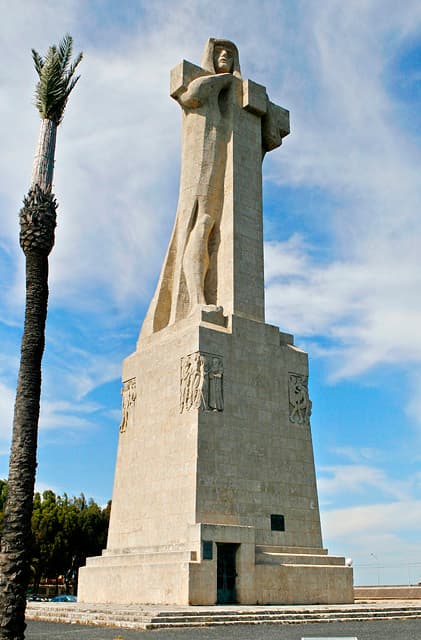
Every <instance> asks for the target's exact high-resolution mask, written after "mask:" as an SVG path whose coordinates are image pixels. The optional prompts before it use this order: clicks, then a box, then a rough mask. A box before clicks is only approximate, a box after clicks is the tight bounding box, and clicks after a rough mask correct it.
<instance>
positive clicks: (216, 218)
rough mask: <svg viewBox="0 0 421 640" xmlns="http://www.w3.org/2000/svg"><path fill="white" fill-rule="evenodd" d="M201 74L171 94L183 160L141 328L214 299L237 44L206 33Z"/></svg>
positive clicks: (153, 328)
mask: <svg viewBox="0 0 421 640" xmlns="http://www.w3.org/2000/svg"><path fill="white" fill-rule="evenodd" d="M202 69H203V70H204V71H203V74H206V75H200V76H199V77H195V78H194V79H193V80H191V81H190V83H189V84H188V86H187V87H186V88H185V90H184V91H183V92H181V93H180V94H178V95H177V96H175V98H176V100H177V101H178V102H179V104H180V106H181V108H182V110H183V133H182V163H181V176H180V194H179V200H178V207H177V214H176V220H175V225H174V230H173V234H172V237H171V241H170V245H169V248H168V252H167V255H166V258H165V262H164V266H163V268H162V272H161V276H160V279H159V282H158V286H157V290H156V292H155V295H154V298H153V300H152V302H151V305H150V307H149V311H148V314H147V316H146V318H145V321H144V324H143V330H142V332H144V333H146V334H148V333H153V332H155V331H159V330H160V329H163V328H164V327H166V326H167V325H169V324H172V323H174V322H176V321H177V320H179V319H181V318H185V317H187V316H188V315H189V313H190V312H191V311H192V310H193V309H194V308H195V307H196V306H197V305H207V304H216V299H215V296H214V295H212V293H210V291H211V285H209V286H207V282H206V279H207V275H208V271H209V266H210V264H211V262H212V260H215V255H216V253H217V247H218V242H219V223H220V218H221V213H222V208H223V199H224V179H225V169H226V158H227V144H228V141H229V139H230V137H231V134H232V115H231V105H232V99H230V87H231V84H232V80H233V77H234V76H236V77H237V78H241V74H240V65H239V56H238V50H237V47H236V46H235V44H233V43H232V42H230V41H227V40H217V39H214V38H210V39H209V40H208V42H207V44H206V47H205V50H204V54H203V59H202Z"/></svg>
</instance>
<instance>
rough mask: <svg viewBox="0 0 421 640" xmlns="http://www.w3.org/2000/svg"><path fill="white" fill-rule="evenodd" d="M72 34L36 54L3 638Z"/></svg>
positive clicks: (20, 629)
mask: <svg viewBox="0 0 421 640" xmlns="http://www.w3.org/2000/svg"><path fill="white" fill-rule="evenodd" d="M72 44H73V41H72V38H71V36H69V35H66V36H65V37H64V38H63V40H62V41H61V42H60V43H59V45H58V46H56V45H54V46H52V47H50V48H49V49H48V52H47V55H46V56H45V58H42V57H41V56H40V55H39V54H38V53H37V52H36V51H35V50H34V49H33V50H32V57H33V61H34V65H35V69H36V71H37V73H38V75H39V81H38V83H37V86H36V90H35V105H36V107H37V109H38V111H39V114H40V116H41V130H40V136H39V141H38V146H37V150H36V154H35V159H34V165H33V171H32V180H31V186H30V189H29V192H28V195H27V196H26V197H25V198H24V201H23V205H24V206H23V207H22V209H21V211H20V214H19V217H20V228H21V230H20V245H21V247H22V250H23V252H24V254H25V262H26V305H25V324H24V330H23V336H22V345H21V359H20V369H19V376H18V384H17V390H16V401H15V412H14V418H13V437H12V447H11V454H10V463H9V479H8V495H7V501H6V507H5V513H4V523H3V534H2V541H1V553H0V638H7V639H8V640H10V639H13V640H22V639H23V638H24V631H25V627H26V624H25V607H26V590H27V588H28V583H29V576H30V557H29V550H30V535H31V513H32V500H33V492H34V484H35V470H36V450H37V436H38V418H39V404H40V394H41V360H42V354H43V351H44V342H45V321H46V317H47V304H48V255H49V253H50V251H51V249H52V248H53V245H54V229H55V226H56V208H57V202H56V199H55V197H54V195H53V193H52V190H51V189H52V182H53V171H54V153H55V145H56V132H57V127H58V125H59V124H60V122H61V121H62V119H63V115H64V110H65V107H66V103H67V99H68V97H69V95H70V93H71V91H72V89H73V88H74V86H75V84H76V83H77V81H78V80H79V76H76V77H75V76H74V73H75V70H76V67H77V66H78V64H79V62H80V61H81V59H82V54H81V53H80V54H79V55H78V56H77V57H76V59H75V61H74V62H71V57H72Z"/></svg>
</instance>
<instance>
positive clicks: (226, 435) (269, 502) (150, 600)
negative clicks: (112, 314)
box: [78, 307, 353, 605]
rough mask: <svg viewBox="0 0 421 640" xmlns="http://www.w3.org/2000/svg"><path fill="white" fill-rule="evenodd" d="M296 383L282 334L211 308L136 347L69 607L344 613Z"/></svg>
mask: <svg viewBox="0 0 421 640" xmlns="http://www.w3.org/2000/svg"><path fill="white" fill-rule="evenodd" d="M307 381H308V362H307V354H306V353H304V352H303V351H302V350H301V349H299V348H297V347H296V346H294V344H293V338H292V336H291V335H289V334H285V333H282V332H279V329H277V328H276V327H274V326H271V325H268V324H265V323H263V322H257V321H254V320H251V319H249V318H246V317H242V316H228V317H224V316H223V313H222V310H221V309H219V308H217V307H206V308H201V309H200V308H199V309H198V310H197V313H196V314H194V315H192V316H191V317H189V318H186V319H184V320H181V321H179V322H178V323H177V324H176V325H172V326H171V327H168V328H166V329H165V330H162V331H160V332H157V333H155V334H153V335H151V336H148V337H146V338H141V339H140V340H139V343H138V347H137V351H136V352H135V353H133V354H132V355H131V356H129V357H128V358H127V359H126V360H125V362H124V365H123V382H124V387H123V389H124V390H123V408H124V407H125V409H124V411H123V421H122V424H121V427H120V431H121V433H120V440H119V450H118V455H117V465H116V475H115V484H114V491H113V502H112V509H111V518H110V527H109V532H108V542H107V549H106V550H105V551H104V552H103V555H102V556H101V557H96V558H88V560H87V565H86V567H84V568H82V569H81V570H80V577H79V593H78V598H79V601H80V602H86V603H121V604H135V603H137V604H178V605H188V604H195V605H209V604H216V603H220V604H224V603H235V602H237V603H239V604H256V603H258V604H269V603H271V604H317V603H321V604H327V603H349V602H353V588H352V569H351V568H350V567H347V566H345V561H344V558H339V557H335V556H329V555H328V553H327V551H326V550H325V549H323V543H322V536H321V529H320V515H319V507H318V499H317V487H316V478H315V471H314V462H313V447H312V439H311V429H310V414H311V402H310V400H309V397H308V386H307ZM124 403H125V404H124Z"/></svg>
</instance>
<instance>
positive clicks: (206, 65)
mask: <svg viewBox="0 0 421 640" xmlns="http://www.w3.org/2000/svg"><path fill="white" fill-rule="evenodd" d="M201 66H202V69H206V71H210V73H212V74H213V73H232V74H233V75H234V76H236V77H237V78H241V71H240V59H239V56H238V49H237V47H236V46H235V44H234V43H233V42H231V41H230V40H221V39H218V38H209V40H208V41H207V43H206V45H205V48H204V50H203V56H202V65H201Z"/></svg>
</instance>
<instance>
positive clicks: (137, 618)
mask: <svg viewBox="0 0 421 640" xmlns="http://www.w3.org/2000/svg"><path fill="white" fill-rule="evenodd" d="M26 616H27V619H29V620H43V621H47V622H65V623H70V624H90V625H97V626H103V627H107V626H108V627H118V628H125V629H139V630H142V629H143V630H147V629H175V628H186V627H205V626H222V625H241V624H300V623H301V624H303V623H306V624H308V623H318V622H319V623H320V622H346V621H348V622H349V621H354V622H356V621H364V620H393V619H400V620H402V619H421V603H420V601H419V600H382V601H379V600H375V601H374V600H372V601H370V600H364V601H357V602H356V603H355V604H348V605H311V606H310V605H309V606H303V605H297V606H291V605H285V606H278V605H271V606H266V605H265V606H263V605H262V606H245V605H232V606H213V607H200V606H191V607H176V606H172V607H170V606H167V607H164V606H144V605H130V606H122V605H120V606H116V605H97V604H92V605H89V604H82V603H53V602H48V603H44V602H30V603H28V606H27V611H26Z"/></svg>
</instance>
